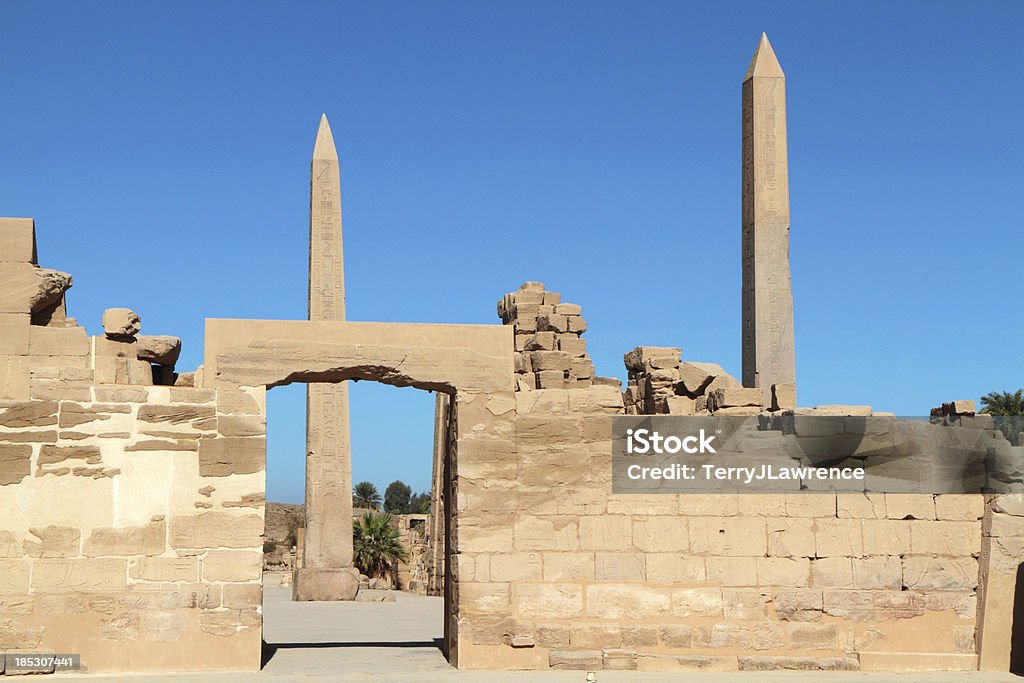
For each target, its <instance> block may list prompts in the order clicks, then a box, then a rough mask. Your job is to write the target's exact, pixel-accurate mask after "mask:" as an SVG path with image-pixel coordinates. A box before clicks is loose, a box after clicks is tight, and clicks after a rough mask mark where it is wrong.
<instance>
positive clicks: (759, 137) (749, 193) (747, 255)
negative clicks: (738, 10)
mask: <svg viewBox="0 0 1024 683" xmlns="http://www.w3.org/2000/svg"><path fill="white" fill-rule="evenodd" d="M786 149H787V143H786V76H785V74H783V73H782V67H781V66H780V65H779V60H778V59H776V57H775V51H774V50H773V49H772V46H771V43H769V42H768V36H766V35H765V34H763V33H762V34H761V41H760V43H759V44H758V46H757V50H756V51H755V52H754V58H753V59H752V60H751V61H750V68H749V69H747V74H746V76H745V77H744V79H743V257H742V258H743V386H745V387H758V388H760V389H762V390H763V392H764V398H765V405H770V404H771V400H772V385H791V386H790V387H787V391H786V394H787V396H789V397H790V398H791V400H792V402H794V403H795V400H796V395H795V391H796V389H795V384H796V356H795V352H794V348H793V291H792V282H791V278H790V272H789V159H788V154H787V151H786Z"/></svg>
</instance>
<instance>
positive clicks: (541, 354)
mask: <svg viewBox="0 0 1024 683" xmlns="http://www.w3.org/2000/svg"><path fill="white" fill-rule="evenodd" d="M530 364H531V366H532V367H533V370H534V372H541V371H544V370H558V371H565V370H569V369H570V368H571V367H572V356H570V355H569V354H568V353H566V352H565V351H532V352H530Z"/></svg>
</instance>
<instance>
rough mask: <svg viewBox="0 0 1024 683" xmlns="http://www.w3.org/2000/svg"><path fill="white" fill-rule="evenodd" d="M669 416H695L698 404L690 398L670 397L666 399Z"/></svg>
mask: <svg viewBox="0 0 1024 683" xmlns="http://www.w3.org/2000/svg"><path fill="white" fill-rule="evenodd" d="M665 404H666V406H667V407H668V414H669V415H694V414H695V413H696V412H697V402H696V401H695V400H694V399H692V398H689V397H688V396H669V397H668V398H666V399H665Z"/></svg>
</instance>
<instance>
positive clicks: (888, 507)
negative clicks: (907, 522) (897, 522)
mask: <svg viewBox="0 0 1024 683" xmlns="http://www.w3.org/2000/svg"><path fill="white" fill-rule="evenodd" d="M885 513H886V516H887V517H888V518H889V519H935V496H933V495H932V494H930V493H887V494H885Z"/></svg>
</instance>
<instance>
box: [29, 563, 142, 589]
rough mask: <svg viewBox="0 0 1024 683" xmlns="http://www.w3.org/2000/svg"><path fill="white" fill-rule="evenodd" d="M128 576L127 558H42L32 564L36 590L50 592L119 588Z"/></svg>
mask: <svg viewBox="0 0 1024 683" xmlns="http://www.w3.org/2000/svg"><path fill="white" fill-rule="evenodd" d="M127 577H128V571H127V560H124V559H113V558H98V559H93V558H71V559H50V560H47V559H42V560H37V561H36V562H35V563H34V565H33V567H32V592H34V593H40V594H44V595H48V594H50V593H66V592H97V591H100V592H102V591H118V590H124V588H125V587H126V586H127V580H128V579H127Z"/></svg>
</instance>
